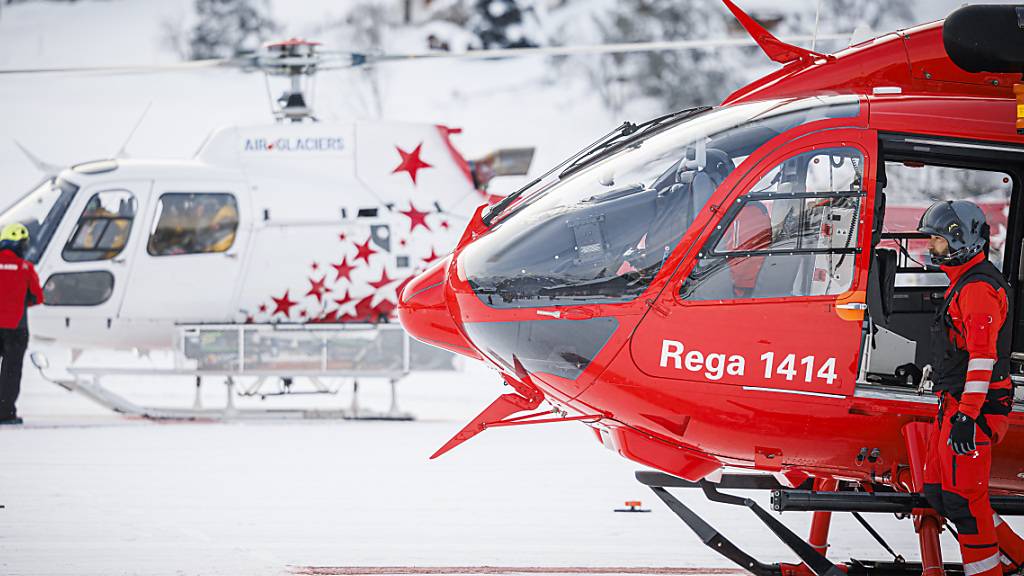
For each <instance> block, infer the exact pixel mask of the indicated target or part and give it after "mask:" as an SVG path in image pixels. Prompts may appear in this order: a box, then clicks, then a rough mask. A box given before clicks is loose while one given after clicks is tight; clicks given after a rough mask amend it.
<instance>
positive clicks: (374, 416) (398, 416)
mask: <svg viewBox="0 0 1024 576" xmlns="http://www.w3.org/2000/svg"><path fill="white" fill-rule="evenodd" d="M32 361H33V363H34V364H36V368H37V369H39V372H40V374H41V375H42V376H43V378H44V379H45V380H47V381H49V382H52V383H54V384H57V385H58V386H60V387H62V388H64V389H65V390H68V391H70V392H77V393H79V394H81V395H83V396H85V397H86V398H89V399H90V400H92V401H93V402H96V403H97V404H99V405H101V406H103V407H104V408H107V409H109V410H111V411H113V412H116V413H118V414H122V415H124V416H131V417H136V418H145V419H149V420H205V421H227V420H397V421H410V420H414V419H415V418H414V416H413V415H412V414H410V413H408V412H403V411H401V410H399V409H398V404H397V397H396V395H395V385H396V383H397V379H398V377H397V376H396V377H395V378H391V379H389V381H390V383H391V406H390V408H389V409H388V410H387V411H375V410H367V409H364V408H361V407H360V406H359V403H358V396H357V394H358V383H357V384H355V386H354V392H353V398H352V404H351V406H350V407H349V408H335V409H309V408H238V407H236V406H235V402H234V398H235V395H236V391H235V384H236V383H235V375H234V374H231V373H226V372H225V373H212V372H210V371H196V370H182V369H153V368H150V369H134V368H89V369H85V368H69V369H68V372H69V373H70V374H71V378H53V377H51V376H48V375H47V374H46V368H47V366H45V365H40V364H39V363H37V360H36V358H34V357H33V359H32ZM303 375H304V374H301V373H297V372H296V371H291V372H289V373H288V374H281V375H279V377H289V378H290V377H295V376H303ZM107 376H194V377H197V378H200V377H205V376H223V377H224V381H225V387H226V389H227V400H226V402H225V404H224V406H223V407H222V408H202V407H201V406H200V402H199V394H198V392H199V388H198V386H197V395H196V402H195V405H194V406H193V407H192V408H164V407H153V406H144V405H140V404H137V403H135V402H132V401H131V400H128V399H127V398H125V397H124V396H122V395H121V394H118V393H116V392H113V391H112V390H110V389H109V388H107V387H106V386H104V385H103V383H102V380H103V378H104V377H107ZM270 376H273V375H272V374H264V375H261V376H260V378H261V379H262V378H267V377H270ZM347 376H352V375H351V374H348V375H347ZM356 376H358V375H356ZM373 376H380V375H379V374H373ZM308 377H310V378H311V379H312V380H314V381H315V376H312V375H308ZM239 395H245V392H243V393H241V394H239Z"/></svg>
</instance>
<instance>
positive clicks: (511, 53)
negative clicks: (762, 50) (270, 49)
mask: <svg viewBox="0 0 1024 576" xmlns="http://www.w3.org/2000/svg"><path fill="white" fill-rule="evenodd" d="M849 37H850V35H849V34H821V35H818V40H819V41H821V40H842V41H845V40H848V39H849ZM783 40H784V41H786V42H790V43H795V42H810V41H811V40H813V36H790V37H787V38H784V39H783ZM756 45H757V44H756V42H755V41H754V40H753V39H751V38H717V39H709V40H669V41H660V42H630V43H619V44H591V45H582V46H550V47H541V48H505V49H499V50H472V51H469V52H458V53H454V52H424V53H411V54H372V53H360V52H347V53H345V52H330V53H331V54H339V55H341V54H349V55H351V57H352V64H351V66H352V67H356V66H361V65H364V64H379V63H390V62H403V61H410V60H489V59H498V58H519V57H527V56H573V55H587V54H626V53H631V52H660V51H669V50H694V49H699V48H727V47H745V46H756Z"/></svg>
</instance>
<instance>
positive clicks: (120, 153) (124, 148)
mask: <svg viewBox="0 0 1024 576" xmlns="http://www.w3.org/2000/svg"><path fill="white" fill-rule="evenodd" d="M152 107H153V101H152V100H150V101H149V103H148V104H146V109H145V110H143V111H142V114H140V115H139V119H138V120H136V121H135V126H132V131H131V132H129V133H128V137H127V138H125V139H124V143H122V144H121V147H120V148H119V149H118V150H117V153H116V154H114V158H127V157H128V151H127V150H128V144H129V143H130V142H131V141H132V138H134V137H135V133H136V132H138V130H139V126H142V121H143V120H145V119H146V115H147V114H149V109H150V108H152Z"/></svg>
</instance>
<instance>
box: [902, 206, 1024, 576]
mask: <svg viewBox="0 0 1024 576" xmlns="http://www.w3.org/2000/svg"><path fill="white" fill-rule="evenodd" d="M917 229H918V231H920V232H924V233H925V234H929V235H931V239H930V240H929V246H928V249H929V252H931V257H932V261H933V262H934V263H936V264H939V265H940V266H941V268H942V270H943V272H945V273H946V275H947V276H948V277H949V288H948V289H947V290H946V297H945V301H944V302H943V305H942V307H940V308H939V310H938V311H937V313H936V315H935V323H934V324H933V326H932V340H931V345H932V354H933V361H932V368H933V372H932V381H933V383H934V388H933V390H934V391H935V392H936V393H937V394H938V395H939V409H938V413H937V417H936V419H935V424H934V428H933V431H932V440H931V443H930V445H929V451H928V456H927V459H926V462H925V469H924V476H925V485H924V493H925V496H926V497H927V498H928V502H929V503H930V504H931V505H932V507H933V508H935V510H936V511H937V512H938V513H939V514H942V515H943V516H945V517H946V518H947V519H949V520H950V522H952V523H953V524H954V525H956V528H957V532H958V533H959V541H960V554H961V557H962V558H963V563H964V574H965V575H966V576H975V575H979V574H980V575H982V576H1002V575H1003V574H1004V573H1011V572H1016V571H1018V570H1020V568H1021V567H1022V566H1024V541H1022V540H1021V538H1020V537H1019V536H1017V534H1016V533H1014V531H1013V530H1012V529H1011V528H1010V526H1009V525H1008V524H1006V523H1005V522H1003V520H1002V518H1000V517H999V515H998V514H996V513H995V512H993V510H992V506H991V504H990V503H989V490H988V483H989V475H990V471H991V468H992V447H993V446H994V445H996V444H998V443H999V442H1000V441H1001V440H1002V439H1003V438H1004V437H1005V436H1006V430H1007V428H1008V426H1009V414H1010V411H1011V410H1012V408H1013V384H1012V382H1011V381H1010V347H1011V341H1010V340H1011V332H1012V322H1009V321H1007V318H1009V317H1010V300H1009V296H1010V290H1009V286H1008V285H1007V283H1006V279H1005V278H1004V277H1003V275H1002V273H1000V272H999V270H998V269H997V268H996V267H995V266H994V265H993V264H992V263H991V262H989V260H988V258H987V257H986V250H985V248H986V245H987V243H988V236H989V235H988V224H987V223H986V221H985V214H984V213H983V212H982V211H981V209H980V208H978V206H976V205H975V204H973V203H971V202H967V201H964V200H958V201H955V202H938V203H936V204H934V205H932V206H931V207H930V208H928V210H927V211H926V212H925V213H924V215H923V216H922V217H921V222H920V224H919V225H918V228H917Z"/></svg>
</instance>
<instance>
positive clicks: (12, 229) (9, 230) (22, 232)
mask: <svg viewBox="0 0 1024 576" xmlns="http://www.w3.org/2000/svg"><path fill="white" fill-rule="evenodd" d="M2 240H12V241H14V242H21V241H22V240H28V228H25V225H24V224H21V223H19V222H15V223H13V224H8V225H7V226H4V229H3V231H2V232H0V241H2Z"/></svg>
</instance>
